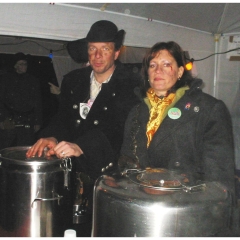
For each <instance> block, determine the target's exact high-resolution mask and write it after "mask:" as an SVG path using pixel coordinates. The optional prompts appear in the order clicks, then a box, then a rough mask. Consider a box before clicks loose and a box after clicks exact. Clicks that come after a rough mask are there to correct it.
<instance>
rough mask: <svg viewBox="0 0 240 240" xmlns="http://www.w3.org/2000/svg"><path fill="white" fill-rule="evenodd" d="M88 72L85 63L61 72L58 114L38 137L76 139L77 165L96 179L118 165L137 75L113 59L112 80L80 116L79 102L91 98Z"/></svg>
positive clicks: (134, 101) (137, 81)
mask: <svg viewBox="0 0 240 240" xmlns="http://www.w3.org/2000/svg"><path fill="white" fill-rule="evenodd" d="M91 72H92V69H91V67H86V68H82V69H77V70H74V71H72V72H70V73H69V74H67V75H65V76H64V79H63V82H62V85H61V94H60V105H59V112H58V115H57V116H56V118H55V119H54V121H53V124H51V125H50V126H49V127H48V128H47V129H45V130H44V131H43V132H42V134H41V137H50V136H53V137H56V138H57V140H58V141H62V140H64V141H70V142H74V143H77V144H78V145H79V147H80V148H81V149H82V150H83V152H84V155H82V156H80V158H76V161H77V163H78V165H79V168H80V170H81V171H84V172H86V173H87V174H88V175H89V176H90V177H91V178H92V179H94V180H95V179H96V178H97V177H98V176H99V175H101V174H103V172H105V170H106V169H109V170H110V169H114V167H117V158H118V156H119V153H120V148H121V144H122V139H123V131H124V124H125V120H126V118H127V115H128V113H129V111H130V110H131V108H132V107H133V106H134V105H136V104H137V103H138V102H139V99H138V97H137V96H136V95H135V94H134V88H135V87H136V86H138V85H139V83H140V82H139V81H140V76H139V75H136V74H133V72H131V71H130V70H128V69H127V68H126V67H124V65H123V64H121V63H120V62H116V69H115V71H114V73H113V75H112V77H111V80H110V81H109V82H108V83H106V84H105V83H103V85H102V89H101V91H100V93H99V95H98V96H97V98H96V99H95V101H94V103H93V105H92V107H91V109H90V111H89V113H88V115H87V118H86V119H82V118H81V117H80V114H79V104H80V103H82V102H87V101H88V100H89V98H90V74H91Z"/></svg>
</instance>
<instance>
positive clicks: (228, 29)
mask: <svg viewBox="0 0 240 240" xmlns="http://www.w3.org/2000/svg"><path fill="white" fill-rule="evenodd" d="M239 12H240V3H215V4H214V3H209V4H207V3H190V4H188V3H154V4H151V3H149V4H148V3H108V4H101V3H73V4H70V3H68V4H63V3H61V4H60V3H55V4H49V3H0V13H1V21H0V35H1V36H2V37H0V51H1V52H2V53H15V52H18V51H22V52H24V53H26V54H34V55H41V56H47V55H48V54H49V49H52V50H55V49H61V48H64V46H65V45H64V43H66V42H67V41H72V40H76V39H80V38H84V37H85V36H86V34H87V32H88V31H89V29H90V27H91V25H92V24H93V23H94V22H95V21H98V20H101V19H106V20H110V21H113V22H114V23H115V24H116V25H117V26H118V28H119V29H124V30H125V31H126V36H125V41H124V45H125V46H127V48H125V49H124V52H123V54H122V55H121V60H122V61H123V62H128V63H132V62H141V60H142V57H143V55H144V54H145V51H146V48H149V47H151V46H152V45H153V44H155V43H156V42H158V41H170V40H173V41H176V42H178V43H179V44H180V45H181V46H182V48H183V49H184V50H185V51H188V52H189V55H190V57H191V58H193V59H195V60H196V61H195V62H194V70H193V73H194V75H195V76H197V77H199V78H202V79H203V81H204V88H203V90H204V91H205V92H207V93H209V94H211V95H214V96H215V97H217V98H219V99H222V100H223V101H224V102H225V103H226V105H227V106H228V108H229V110H230V111H231V114H232V117H233V123H234V138H235V152H236V160H235V161H236V166H237V168H238V169H240V149H239V148H240V113H239V105H237V104H236V101H238V99H239V94H240V90H239V85H240V84H239V83H240V61H230V60H229V56H233V55H234V56H239V57H240V53H239V51H235V52H230V53H229V54H228V55H226V54H217V55H214V56H212V57H209V58H206V57H207V56H209V55H211V54H214V53H221V52H225V51H227V50H229V48H228V47H229V37H230V36H240V14H239ZM25 39H34V41H35V42H38V43H41V45H44V46H45V47H46V48H43V47H41V46H39V45H36V44H33V43H32V42H26V43H24V44H17V43H19V42H22V41H24V40H25ZM6 42H7V43H13V42H15V43H16V44H15V45H2V44H3V43H6ZM53 53H54V58H53V64H54V69H55V71H56V74H57V77H58V81H59V83H61V79H62V76H63V75H64V74H66V73H67V72H69V71H70V70H72V69H75V68H77V67H79V66H80V65H79V64H76V63H74V62H73V61H72V60H71V58H70V56H69V55H68V53H67V51H66V49H63V50H61V51H53ZM227 57H228V58H227ZM203 58H206V59H205V60H202V61H197V60H199V59H203Z"/></svg>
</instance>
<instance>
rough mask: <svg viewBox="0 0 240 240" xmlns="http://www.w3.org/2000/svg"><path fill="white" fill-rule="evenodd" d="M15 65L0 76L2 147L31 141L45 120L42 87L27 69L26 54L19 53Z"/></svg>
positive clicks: (16, 55)
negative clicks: (11, 70)
mask: <svg viewBox="0 0 240 240" xmlns="http://www.w3.org/2000/svg"><path fill="white" fill-rule="evenodd" d="M13 66H14V71H13V72H7V73H5V74H3V75H2V76H1V80H0V138H1V140H0V142H1V146H0V148H1V149H2V148H7V147H13V146H29V145H32V144H33V143H34V142H35V140H36V139H35V133H36V132H37V131H38V130H39V129H40V127H41V124H42V102H41V89H40V85H39V82H38V79H36V78H35V77H34V76H32V75H30V74H29V73H27V69H28V59H27V56H26V55H25V54H24V53H21V52H19V53H16V54H15V55H14V64H13Z"/></svg>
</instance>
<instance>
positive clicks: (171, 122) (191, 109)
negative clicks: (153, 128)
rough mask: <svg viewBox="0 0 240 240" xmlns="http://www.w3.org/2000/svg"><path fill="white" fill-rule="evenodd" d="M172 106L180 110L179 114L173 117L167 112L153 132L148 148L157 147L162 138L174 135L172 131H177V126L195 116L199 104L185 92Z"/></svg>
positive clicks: (181, 125)
mask: <svg viewBox="0 0 240 240" xmlns="http://www.w3.org/2000/svg"><path fill="white" fill-rule="evenodd" d="M173 108H177V109H178V111H179V110H180V112H181V116H180V117H179V118H177V119H174V117H173V116H172V115H169V114H167V116H166V117H165V119H164V120H163V122H162V123H161V125H160V127H159V129H158V130H157V132H156V133H155V135H154V137H153V139H152V142H151V143H150V146H149V149H151V148H155V147H157V146H158V145H159V144H160V143H162V142H163V141H164V140H166V139H167V138H169V137H170V136H172V135H174V132H176V131H178V129H179V128H183V125H186V124H188V122H189V121H192V120H193V119H194V118H195V117H197V113H198V111H199V104H198V103H197V102H196V101H195V100H193V98H192V97H191V96H189V95H188V94H185V95H184V96H183V97H182V98H181V99H180V100H179V101H178V102H177V103H176V105H175V106H174V107H173Z"/></svg>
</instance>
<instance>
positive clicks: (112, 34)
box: [67, 20, 125, 63]
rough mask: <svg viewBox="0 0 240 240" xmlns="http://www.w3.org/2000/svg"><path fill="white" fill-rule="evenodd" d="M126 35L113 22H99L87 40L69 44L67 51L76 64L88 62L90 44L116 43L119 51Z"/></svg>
mask: <svg viewBox="0 0 240 240" xmlns="http://www.w3.org/2000/svg"><path fill="white" fill-rule="evenodd" d="M124 35H125V31H124V30H119V31H118V28H117V26H116V25H115V24H114V23H113V22H110V21H107V20H101V21H97V22H95V23H94V24H93V25H92V26H91V28H90V30H89V32H88V34H87V36H86V38H83V39H78V40H75V41H71V42H68V43H67V50H68V53H69V55H70V56H71V58H72V59H73V60H74V61H75V62H77V63H81V62H87V61H88V49H87V45H88V42H114V43H115V47H116V49H117V50H118V49H120V47H121V46H122V43H123V39H124Z"/></svg>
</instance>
